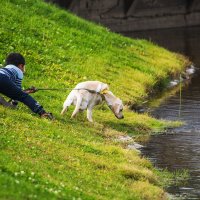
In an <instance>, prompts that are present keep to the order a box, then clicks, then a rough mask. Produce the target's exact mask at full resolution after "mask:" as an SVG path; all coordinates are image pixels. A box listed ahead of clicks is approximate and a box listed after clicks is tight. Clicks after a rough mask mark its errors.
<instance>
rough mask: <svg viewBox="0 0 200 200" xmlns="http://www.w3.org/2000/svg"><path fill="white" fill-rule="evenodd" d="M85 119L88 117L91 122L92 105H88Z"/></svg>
mask: <svg viewBox="0 0 200 200" xmlns="http://www.w3.org/2000/svg"><path fill="white" fill-rule="evenodd" d="M87 119H88V121H90V122H93V119H92V107H88V108H87Z"/></svg>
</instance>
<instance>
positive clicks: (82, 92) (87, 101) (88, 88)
mask: <svg viewBox="0 0 200 200" xmlns="http://www.w3.org/2000/svg"><path fill="white" fill-rule="evenodd" d="M103 100H105V101H106V103H107V105H108V107H109V108H110V109H111V110H112V112H113V113H114V114H115V116H116V117H117V118H118V119H122V118H124V116H123V113H122V111H123V104H122V101H121V100H120V99H119V98H117V97H115V96H114V95H113V93H112V92H111V91H109V88H108V85H107V84H105V83H102V82H99V81H86V82H81V83H79V84H77V85H76V87H75V88H74V89H73V90H72V91H71V92H70V94H69V95H68V97H67V99H66V100H65V102H64V104H63V110H62V112H61V114H62V115H63V114H64V112H65V111H66V110H67V108H68V107H69V106H70V105H71V104H74V105H75V109H74V111H73V113H72V116H71V118H73V117H75V116H76V114H77V113H78V112H79V111H83V110H85V109H87V119H88V120H89V121H90V122H92V121H93V120H92V109H93V107H94V106H95V105H98V104H100V103H101V102H102V101H103Z"/></svg>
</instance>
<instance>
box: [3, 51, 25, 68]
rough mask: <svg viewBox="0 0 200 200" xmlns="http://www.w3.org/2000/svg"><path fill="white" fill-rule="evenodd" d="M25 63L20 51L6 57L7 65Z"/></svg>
mask: <svg viewBox="0 0 200 200" xmlns="http://www.w3.org/2000/svg"><path fill="white" fill-rule="evenodd" d="M20 64H23V65H25V58H24V57H23V56H22V55H21V54H20V53H10V54H9V55H8V56H7V58H6V65H15V66H17V67H18V66H19V65H20Z"/></svg>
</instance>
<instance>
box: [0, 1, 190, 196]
mask: <svg viewBox="0 0 200 200" xmlns="http://www.w3.org/2000/svg"><path fill="white" fill-rule="evenodd" d="M0 11H1V12H0V17H1V21H0V39H1V41H0V47H1V48H0V62H1V63H3V62H4V59H5V56H6V55H7V53H8V52H11V51H18V52H21V53H22V54H24V56H25V57H26V59H27V73H26V78H25V80H24V87H25V88H26V87H30V86H31V85H34V86H36V87H38V88H66V87H70V88H71V87H74V86H75V85H76V84H77V83H78V82H80V81H85V80H99V81H102V82H106V83H108V84H109V85H110V89H111V91H112V92H113V93H114V94H115V95H116V96H119V97H120V98H121V99H123V102H124V104H125V105H126V106H125V111H124V115H125V119H124V120H117V119H115V117H114V116H113V114H112V113H111V112H110V110H109V109H108V108H107V107H106V105H102V106H99V107H98V108H96V109H95V110H94V120H95V123H93V124H91V123H89V122H87V121H86V118H85V114H83V115H80V116H78V118H77V119H74V120H70V114H71V112H72V108H71V109H70V110H69V111H68V113H67V114H66V115H65V116H64V117H61V116H60V111H61V109H62V104H63V102H64V100H65V98H66V96H67V94H68V93H69V91H66V92H58V91H44V92H41V91H40V92H37V93H35V94H33V96H34V97H35V98H36V99H37V100H38V101H39V102H40V103H41V104H42V105H44V107H45V109H46V110H49V111H51V112H53V114H54V115H55V118H56V120H55V121H52V122H51V121H48V120H45V119H40V118H38V117H37V116H35V115H33V114H31V112H30V111H29V110H28V109H27V108H26V107H25V106H23V105H21V104H20V106H19V108H18V109H17V110H11V109H7V108H3V107H0V113H1V114H0V124H1V126H0V133H1V134H0V138H1V144H0V148H1V152H0V163H1V164H0V172H1V173H0V184H1V185H2V188H3V189H1V191H0V197H1V198H4V199H25V198H29V199H59V198H60V199H73V198H77V199H78V198H81V199H165V198H166V195H165V192H164V190H163V186H164V185H165V184H166V181H167V179H168V178H169V176H171V175H169V174H168V173H167V172H163V173H161V172H159V171H158V170H156V169H154V168H153V166H152V164H151V163H150V162H149V161H147V160H146V159H144V158H141V157H140V155H139V154H138V152H137V151H135V150H130V149H126V146H125V145H124V143H121V142H119V141H118V140H117V139H118V138H119V137H120V136H124V135H127V134H129V135H131V136H137V135H141V134H150V133H151V132H152V131H159V130H162V129H164V128H165V127H166V126H170V125H171V124H170V123H169V122H165V121H159V120H156V119H153V118H151V117H150V116H148V115H145V114H143V115H138V114H136V113H134V112H132V111H130V110H129V109H128V107H129V106H130V105H132V104H134V103H138V104H139V103H141V102H142V101H143V100H144V99H145V98H147V97H148V96H149V95H150V94H151V93H152V92H153V91H155V89H157V88H162V87H164V86H165V84H166V83H167V80H168V78H169V76H175V75H176V73H180V72H181V71H182V70H183V69H184V68H185V67H186V66H187V65H188V63H189V61H188V60H187V59H185V58H184V57H182V56H180V55H178V54H174V53H171V52H169V51H167V50H165V49H163V48H161V47H158V46H156V45H155V44H153V43H150V42H147V41H145V40H132V39H129V38H125V37H122V36H120V35H118V34H114V33H111V32H110V31H109V30H107V29H105V28H103V27H100V26H97V25H95V24H92V23H89V22H86V21H84V20H82V19H79V18H77V17H76V16H73V15H71V14H69V13H67V12H66V11H63V10H60V9H58V8H55V7H54V6H52V5H48V4H46V3H44V2H42V1H40V0H35V1H33V0H27V1H22V0H17V1H15V2H13V1H4V2H2V5H1V8H0Z"/></svg>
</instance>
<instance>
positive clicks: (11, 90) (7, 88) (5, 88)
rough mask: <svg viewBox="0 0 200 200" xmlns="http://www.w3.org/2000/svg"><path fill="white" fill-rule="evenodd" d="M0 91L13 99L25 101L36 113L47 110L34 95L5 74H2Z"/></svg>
mask: <svg viewBox="0 0 200 200" xmlns="http://www.w3.org/2000/svg"><path fill="white" fill-rule="evenodd" d="M0 93H1V94H4V95H5V96H7V97H9V98H11V99H13V100H17V101H20V102H22V103H24V104H25V105H26V106H28V107H29V108H30V109H31V110H32V111H33V112H34V113H37V114H39V115H41V114H43V113H44V112H45V111H44V109H43V107H42V106H41V105H40V104H39V103H38V102H37V101H36V100H35V99H34V98H33V97H31V96H30V95H29V94H27V93H25V92H24V91H23V90H21V89H20V88H18V87H17V86H16V85H15V83H13V82H12V81H11V80H10V79H9V78H8V77H7V76H5V75H4V74H0Z"/></svg>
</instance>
